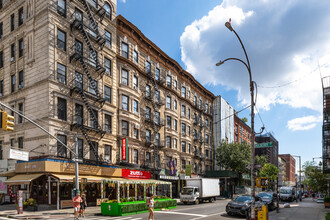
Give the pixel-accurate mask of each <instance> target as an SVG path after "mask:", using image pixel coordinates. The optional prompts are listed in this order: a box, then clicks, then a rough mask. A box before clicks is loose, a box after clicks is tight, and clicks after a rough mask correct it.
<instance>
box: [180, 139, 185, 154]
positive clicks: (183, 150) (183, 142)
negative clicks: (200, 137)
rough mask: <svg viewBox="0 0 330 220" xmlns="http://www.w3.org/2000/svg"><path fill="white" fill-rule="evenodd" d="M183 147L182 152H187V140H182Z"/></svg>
mask: <svg viewBox="0 0 330 220" xmlns="http://www.w3.org/2000/svg"><path fill="white" fill-rule="evenodd" d="M181 147H182V152H186V142H185V141H182V143H181Z"/></svg>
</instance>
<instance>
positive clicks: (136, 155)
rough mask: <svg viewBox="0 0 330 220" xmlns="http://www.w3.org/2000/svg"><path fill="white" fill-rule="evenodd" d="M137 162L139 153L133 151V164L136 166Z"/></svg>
mask: <svg viewBox="0 0 330 220" xmlns="http://www.w3.org/2000/svg"><path fill="white" fill-rule="evenodd" d="M138 161H139V152H138V150H136V149H134V151H133V162H134V163H135V164H138Z"/></svg>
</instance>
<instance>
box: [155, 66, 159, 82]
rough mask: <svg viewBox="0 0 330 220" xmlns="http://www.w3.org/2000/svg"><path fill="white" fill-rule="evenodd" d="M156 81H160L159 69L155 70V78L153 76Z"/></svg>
mask: <svg viewBox="0 0 330 220" xmlns="http://www.w3.org/2000/svg"><path fill="white" fill-rule="evenodd" d="M155 78H156V80H160V70H159V68H156V76H155Z"/></svg>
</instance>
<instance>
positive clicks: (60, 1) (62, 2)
mask: <svg viewBox="0 0 330 220" xmlns="http://www.w3.org/2000/svg"><path fill="white" fill-rule="evenodd" d="M57 13H59V14H60V15H62V16H63V17H66V0H57Z"/></svg>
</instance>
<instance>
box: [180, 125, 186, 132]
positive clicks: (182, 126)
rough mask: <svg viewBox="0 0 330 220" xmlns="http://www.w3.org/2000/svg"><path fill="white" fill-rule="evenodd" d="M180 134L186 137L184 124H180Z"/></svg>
mask: <svg viewBox="0 0 330 220" xmlns="http://www.w3.org/2000/svg"><path fill="white" fill-rule="evenodd" d="M181 133H182V134H183V135H186V124H185V123H182V124H181Z"/></svg>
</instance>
